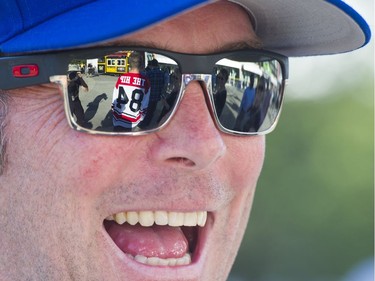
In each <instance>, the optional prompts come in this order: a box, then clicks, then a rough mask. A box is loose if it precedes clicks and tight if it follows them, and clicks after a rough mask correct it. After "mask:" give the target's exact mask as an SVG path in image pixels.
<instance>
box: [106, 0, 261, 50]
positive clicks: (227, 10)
mask: <svg viewBox="0 0 375 281" xmlns="http://www.w3.org/2000/svg"><path fill="white" fill-rule="evenodd" d="M107 44H108V45H123V44H131V45H141V46H147V47H155V48H161V49H165V50H170V51H175V52H188V53H209V52H217V51H224V50H230V49H240V48H244V47H252V48H258V47H259V45H260V41H259V40H258V38H257V37H256V35H255V32H254V30H253V28H252V25H251V21H250V18H249V14H248V12H247V11H246V10H245V9H244V8H242V7H241V6H239V5H237V4H234V3H230V2H226V1H225V2H224V1H222V2H216V3H213V4H210V5H207V6H203V7H200V8H198V9H195V10H192V11H189V12H187V13H184V14H181V15H179V16H177V17H175V18H173V19H169V20H167V21H164V22H162V23H159V24H157V25H154V26H152V27H150V28H147V29H144V30H142V31H139V32H136V33H134V34H131V35H128V36H123V37H120V38H118V39H116V40H113V41H110V42H108V43H106V45H107Z"/></svg>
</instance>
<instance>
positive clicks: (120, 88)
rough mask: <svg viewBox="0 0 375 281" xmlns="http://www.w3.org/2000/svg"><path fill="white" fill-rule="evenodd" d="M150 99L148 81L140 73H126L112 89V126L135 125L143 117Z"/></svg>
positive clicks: (127, 126) (125, 126) (128, 126)
mask: <svg viewBox="0 0 375 281" xmlns="http://www.w3.org/2000/svg"><path fill="white" fill-rule="evenodd" d="M149 99H150V82H149V80H148V78H147V77H146V76H144V75H142V74H140V73H126V74H124V75H122V76H120V77H119V78H118V79H117V83H116V85H115V87H114V89H113V99H112V110H113V126H115V127H123V128H129V129H130V128H134V127H136V126H137V125H138V124H139V123H140V122H141V121H142V120H143V119H144V117H145V115H146V112H147V107H148V102H149Z"/></svg>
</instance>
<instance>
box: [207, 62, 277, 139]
mask: <svg viewBox="0 0 375 281" xmlns="http://www.w3.org/2000/svg"><path fill="white" fill-rule="evenodd" d="M282 92H283V73H282V66H281V64H280V63H279V62H278V61H277V60H275V59H271V58H264V57H263V58H262V59H261V61H255V62H244V61H239V60H235V59H222V60H220V61H218V62H217V63H216V65H215V69H214V76H213V95H214V103H215V110H216V114H217V116H218V118H219V121H220V125H221V126H222V127H224V128H225V129H226V130H229V131H232V132H237V133H264V132H267V131H268V130H270V129H271V128H272V127H273V126H274V124H275V122H276V120H277V117H278V114H279V111H280V107H281V101H282V96H283V93H282Z"/></svg>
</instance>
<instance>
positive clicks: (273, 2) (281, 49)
mask: <svg viewBox="0 0 375 281" xmlns="http://www.w3.org/2000/svg"><path fill="white" fill-rule="evenodd" d="M232 2H235V3H238V4H240V5H242V6H244V7H245V8H246V9H248V11H249V13H250V14H251V18H252V20H253V25H254V28H255V31H256V34H257V35H258V37H259V38H260V39H261V42H262V43H263V48H264V49H267V50H270V51H275V52H277V53H280V54H283V55H286V56H289V57H294V56H306V55H322V54H334V53H343V52H348V51H351V50H355V49H357V48H360V47H361V46H364V45H365V44H367V43H368V42H369V40H370V37H371V32H370V28H369V26H368V25H367V23H366V21H365V20H364V19H363V18H362V17H361V16H360V15H359V14H358V13H357V12H356V11H354V10H353V9H352V8H351V7H349V6H348V5H347V4H345V3H344V2H342V1H340V0H328V1H323V0H308V1H307V0H282V1H280V0H261V1H260V0H233V1H232ZM202 3H209V2H207V1H203V0H163V3H162V4H161V3H160V1H132V2H131V5H125V4H121V3H120V4H119V1H117V0H105V1H104V0H101V1H95V2H90V3H89V4H86V5H84V6H81V7H79V8H76V9H73V10H70V11H69V12H66V13H63V14H60V15H59V16H56V17H54V18H52V19H50V20H48V21H45V22H43V23H42V24H39V25H38V26H35V27H34V28H32V29H30V30H28V31H26V32H24V33H22V34H19V35H17V36H15V37H13V38H11V39H10V40H8V41H7V42H3V44H1V51H2V52H4V53H14V52H27V51H34V50H51V49H63V48H70V47H74V46H82V45H88V44H92V43H94V42H100V41H104V40H108V39H110V38H116V37H118V36H120V35H123V34H128V33H131V32H134V31H135V30H139V29H141V28H144V27H146V26H149V25H151V24H154V23H155V22H159V21H161V20H165V19H167V18H170V17H172V16H174V15H176V14H178V13H181V12H183V11H186V10H187V9H192V8H193V7H197V6H198V5H200V4H202ZM123 5H125V7H124V6H123Z"/></svg>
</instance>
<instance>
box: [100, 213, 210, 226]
mask: <svg viewBox="0 0 375 281" xmlns="http://www.w3.org/2000/svg"><path fill="white" fill-rule="evenodd" d="M106 220H115V221H116V222H117V223H118V224H123V223H125V222H127V223H129V224H130V225H135V224H137V223H139V224H140V225H142V226H152V225H153V224H154V223H155V224H157V225H169V226H196V225H198V226H204V225H205V224H206V220H207V212H206V211H201V212H188V213H182V212H167V211H154V212H153V211H141V212H121V213H117V214H114V215H112V216H109V217H107V218H106Z"/></svg>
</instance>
